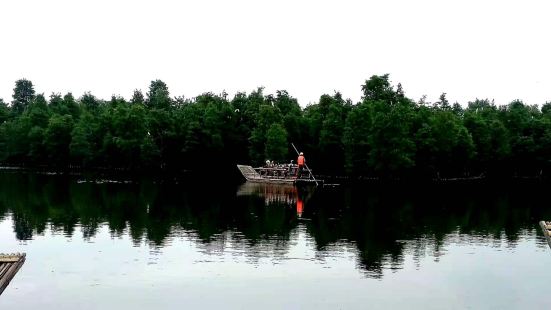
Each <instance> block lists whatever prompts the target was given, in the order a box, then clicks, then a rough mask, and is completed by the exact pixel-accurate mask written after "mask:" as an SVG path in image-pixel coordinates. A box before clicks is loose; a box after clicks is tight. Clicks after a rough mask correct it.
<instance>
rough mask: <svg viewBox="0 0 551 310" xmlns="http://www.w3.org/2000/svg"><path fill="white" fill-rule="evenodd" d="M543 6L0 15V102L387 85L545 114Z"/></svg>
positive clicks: (58, 8)
mask: <svg viewBox="0 0 551 310" xmlns="http://www.w3.org/2000/svg"><path fill="white" fill-rule="evenodd" d="M550 3H551V2H550V1H530V0H528V1H527V0H524V1H482V0H478V1H471V0H462V1H442V0H439V1H419V0H416V1H411V0H409V1H408V0H405V1H389V0H386V1H380V0H379V1H345V0H339V1H321V0H316V1H300V0H294V1H287V0H277V1H276V0H274V1H271V0H270V1H267V0H266V1H262V0H255V1H245V0H233V1H229V0H220V1H218V0H202V1H159V0H156V1H136V0H132V1H130V0H129V1H122V0H121V1H116V0H110V1H98V0H93V1H92V0H90V1H76V0H67V1H60V0H49V1H44V0H32V1H31V0H25V1H1V2H0V33H1V36H0V40H1V41H0V42H2V43H1V45H0V98H4V100H6V101H11V95H12V92H13V87H14V82H15V81H16V80H17V79H20V78H27V79H30V80H31V81H32V82H33V83H34V85H35V89H36V91H37V92H39V93H42V92H43V93H45V94H46V95H49V94H50V93H52V92H62V93H65V92H67V91H71V92H73V94H74V95H75V96H80V95H82V93H83V92H85V91H91V92H92V93H93V94H95V95H96V96H98V97H101V98H106V99H108V98H110V96H111V95H112V94H118V95H121V96H123V97H125V98H129V97H130V96H131V94H132V91H133V90H134V89H136V88H137V89H142V90H143V91H144V93H145V92H146V90H147V87H148V85H149V82H150V81H151V80H153V79H162V80H163V81H165V82H166V83H167V84H168V86H169V89H170V92H171V95H173V96H179V95H185V96H186V97H194V96H196V95H198V94H200V93H202V92H205V91H213V92H216V93H220V92H222V91H223V90H225V91H226V92H228V93H229V94H230V95H233V94H234V93H235V92H236V91H247V92H249V91H251V90H253V89H255V88H256V87H257V86H264V87H266V91H267V92H273V91H275V90H276V89H286V90H288V91H289V92H290V94H291V95H293V96H295V97H297V98H298V99H299V102H300V104H301V105H303V106H305V105H306V104H308V103H310V102H311V103H315V102H317V100H318V99H319V96H320V95H321V94H323V93H330V94H332V93H333V92H334V91H335V90H338V91H341V92H342V93H343V95H344V96H345V97H349V98H351V99H353V100H354V101H357V100H359V98H360V96H361V91H360V90H361V89H360V85H361V84H362V83H363V82H364V81H365V79H367V78H369V77H370V76H371V75H374V74H384V73H389V74H390V77H391V80H392V82H393V83H395V84H396V83H398V82H401V83H402V85H403V87H404V90H405V92H406V95H407V96H409V97H411V98H413V99H415V100H418V99H419V98H420V97H421V96H422V95H424V94H426V95H428V99H429V100H430V101H433V100H436V99H437V98H438V96H439V95H440V93H442V92H447V93H448V98H449V100H450V101H452V102H454V101H458V102H459V103H461V104H463V105H465V104H466V103H467V102H468V101H469V100H473V99H474V98H477V97H478V98H490V99H492V98H493V99H495V100H496V103H498V104H504V103H508V102H510V101H511V100H513V99H516V98H520V99H523V100H524V101H525V102H526V103H528V104H541V103H544V102H545V101H548V100H550V101H551V43H550V37H551V34H550V30H551V19H550V18H549V13H550V12H551V4H550Z"/></svg>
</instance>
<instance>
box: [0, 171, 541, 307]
mask: <svg viewBox="0 0 551 310" xmlns="http://www.w3.org/2000/svg"><path fill="white" fill-rule="evenodd" d="M89 181H94V182H89ZM545 191H546V190H545V186H507V187H500V188H493V187H489V186H468V187H465V186H430V187H421V186H419V187H418V188H410V187H406V186H400V187H398V186H385V187H383V186H379V187H374V186H356V187H337V188H323V189H317V190H298V191H297V190H296V189H294V188H292V187H286V186H259V185H254V184H243V185H241V184H232V183H230V184H227V183H220V184H206V183H203V184H194V185H191V184H186V183H180V184H174V183H166V182H155V181H151V180H141V181H140V182H135V183H116V182H108V181H106V180H98V179H93V178H92V179H83V178H79V177H63V176H36V175H27V174H9V173H6V174H0V252H26V253H27V261H26V263H25V265H24V266H23V268H22V269H21V271H20V272H19V273H18V274H17V276H16V277H15V279H14V280H13V282H12V283H11V284H10V286H9V287H8V288H7V289H6V291H5V292H4V294H3V295H2V296H0V309H10V308H11V307H13V308H17V309H181V308H201V309H215V308H216V309H218V308H224V309H234V308H261V307H262V308H266V309H295V308H298V309H339V308H340V309H366V308H369V309H393V308H398V307H401V308H403V309H412V308H413V309H465V308H471V309H496V308H501V309H521V308H522V309H527V308H535V307H545V308H548V307H549V306H551V300H550V298H548V297H547V296H548V293H547V291H548V290H547V286H546V285H545V284H546V283H547V282H548V281H547V280H548V279H549V278H550V276H551V271H549V268H548V266H549V263H550V257H551V256H550V255H551V253H550V252H551V250H550V249H549V247H548V246H547V243H546V242H545V239H544V238H543V236H542V235H541V232H540V231H539V230H538V226H537V223H538V221H539V220H541V219H547V220H551V210H549V208H548V205H549V203H548V201H549V199H548V197H546V195H545Z"/></svg>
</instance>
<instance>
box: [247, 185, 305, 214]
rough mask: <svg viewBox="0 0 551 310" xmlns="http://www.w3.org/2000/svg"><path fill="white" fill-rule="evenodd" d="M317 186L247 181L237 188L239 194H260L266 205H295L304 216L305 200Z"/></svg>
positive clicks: (298, 212)
mask: <svg viewBox="0 0 551 310" xmlns="http://www.w3.org/2000/svg"><path fill="white" fill-rule="evenodd" d="M314 190H315V187H312V188H310V187H296V186H294V185H292V184H271V183H254V182H245V183H244V184H243V185H241V186H240V187H239V189H238V190H237V196H258V197H262V198H264V204H265V205H266V206H268V205H272V204H284V205H288V206H292V207H295V208H296V210H297V216H298V217H302V213H303V212H304V205H305V201H307V200H308V199H309V198H310V197H311V196H312V194H313V192H314Z"/></svg>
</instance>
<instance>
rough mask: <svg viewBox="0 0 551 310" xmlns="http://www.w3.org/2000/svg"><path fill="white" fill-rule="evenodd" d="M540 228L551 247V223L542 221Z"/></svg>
mask: <svg viewBox="0 0 551 310" xmlns="http://www.w3.org/2000/svg"><path fill="white" fill-rule="evenodd" d="M540 227H541V231H542V232H543V235H544V236H545V240H547V244H549V247H551V222H547V221H540Z"/></svg>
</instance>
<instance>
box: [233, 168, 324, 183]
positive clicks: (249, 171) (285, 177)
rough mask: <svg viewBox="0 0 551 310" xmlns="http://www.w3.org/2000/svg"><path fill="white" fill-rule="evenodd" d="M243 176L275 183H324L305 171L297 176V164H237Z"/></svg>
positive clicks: (247, 178) (260, 181)
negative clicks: (258, 165)
mask: <svg viewBox="0 0 551 310" xmlns="http://www.w3.org/2000/svg"><path fill="white" fill-rule="evenodd" d="M237 168H238V169H239V171H240V172H241V174H242V175H243V177H244V178H245V179H246V180H247V181H249V182H256V183H274V184H294V185H300V184H313V185H319V184H323V181H322V180H316V179H315V178H314V176H313V175H312V173H311V172H310V171H309V170H308V171H304V173H303V174H302V176H300V177H298V178H297V177H296V171H297V169H298V166H297V165H275V166H272V167H258V168H253V167H252V166H246V165H237Z"/></svg>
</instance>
